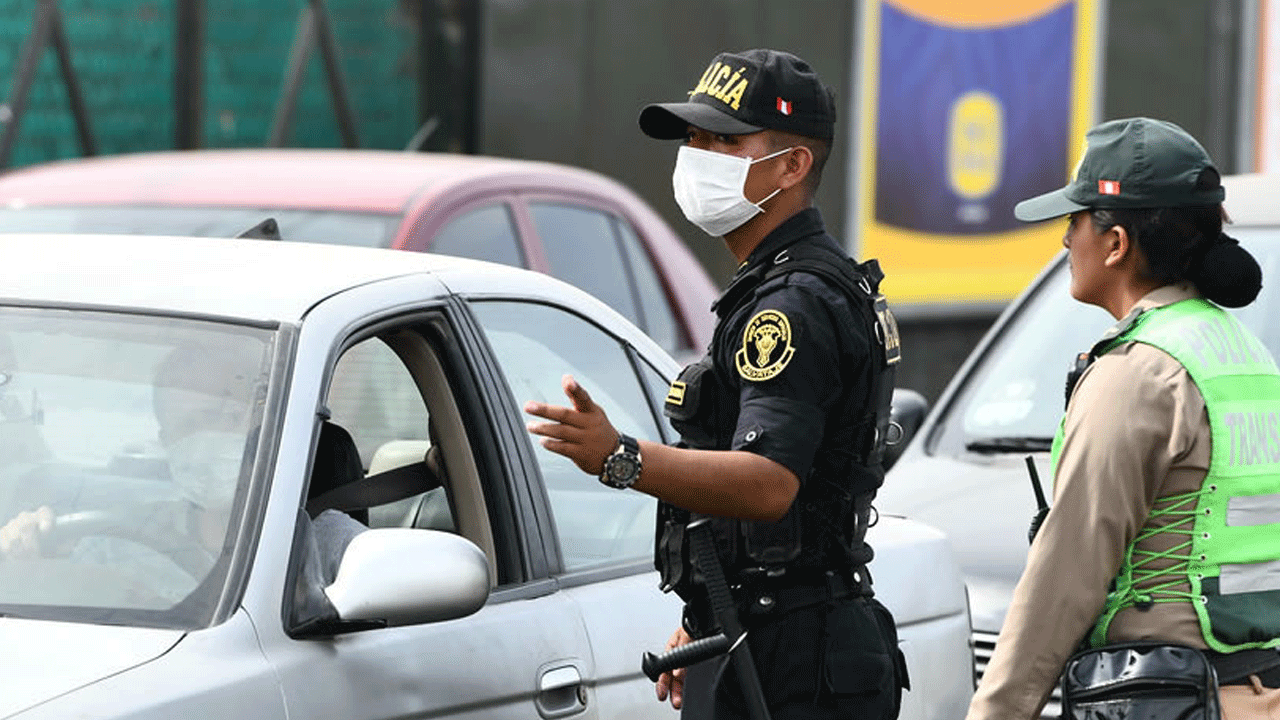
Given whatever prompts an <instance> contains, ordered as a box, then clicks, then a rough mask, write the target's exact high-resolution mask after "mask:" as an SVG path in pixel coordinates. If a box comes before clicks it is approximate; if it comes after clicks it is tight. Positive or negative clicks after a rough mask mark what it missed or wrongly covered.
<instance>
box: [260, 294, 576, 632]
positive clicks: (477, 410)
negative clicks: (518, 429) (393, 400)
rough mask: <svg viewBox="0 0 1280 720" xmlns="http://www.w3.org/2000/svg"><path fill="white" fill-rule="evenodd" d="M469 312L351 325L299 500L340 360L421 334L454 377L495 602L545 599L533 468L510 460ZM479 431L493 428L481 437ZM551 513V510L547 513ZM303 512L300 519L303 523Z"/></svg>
mask: <svg viewBox="0 0 1280 720" xmlns="http://www.w3.org/2000/svg"><path fill="white" fill-rule="evenodd" d="M473 323H474V321H473V320H472V319H471V318H470V317H469V312H468V311H467V309H466V308H465V307H463V306H460V305H459V303H458V301H457V300H456V299H455V298H452V297H449V298H444V299H433V300H431V301H429V302H428V303H425V304H423V305H420V306H416V307H413V308H411V309H404V308H400V309H397V310H394V311H390V312H384V313H380V314H377V315H374V316H371V317H367V318H362V319H361V321H360V322H358V323H353V324H352V325H351V326H350V327H348V328H347V329H346V330H345V331H344V332H343V334H342V336H341V338H340V339H339V340H338V341H337V342H335V343H334V344H333V345H332V346H331V347H330V349H329V352H328V355H327V357H326V358H325V361H324V369H323V374H322V375H321V385H320V388H321V390H320V391H321V393H322V395H321V396H319V397H317V398H316V400H317V402H319V403H321V405H320V406H318V408H317V413H316V418H315V422H314V427H313V430H312V434H311V440H310V446H309V449H308V452H309V456H308V459H307V462H306V466H305V476H304V479H303V480H302V483H301V484H300V486H299V487H300V488H301V494H300V496H299V497H297V498H295V499H294V500H293V502H296V503H297V504H298V508H299V511H300V512H301V510H302V508H303V506H304V505H305V502H306V500H305V498H306V495H307V492H308V488H309V485H310V473H311V466H312V464H313V463H314V461H315V456H316V450H317V446H318V441H319V427H320V422H321V421H322V420H324V419H326V416H327V408H326V407H325V404H324V403H325V402H326V401H327V394H328V391H329V388H330V387H331V385H332V382H333V375H334V371H335V368H336V367H337V363H338V360H339V359H340V358H341V357H342V355H343V353H345V352H346V351H347V350H349V349H350V348H352V347H354V346H355V345H357V344H359V343H361V342H364V341H366V340H368V339H370V338H374V337H377V336H378V335H379V334H383V333H387V332H390V331H393V330H409V331H411V332H416V333H418V334H420V335H421V336H422V337H423V339H424V341H426V342H427V343H429V344H430V345H431V347H432V349H434V350H435V351H436V353H437V357H438V358H439V360H440V362H441V364H442V365H443V367H444V371H445V375H446V376H447V377H448V381H449V385H450V391H451V392H452V393H453V396H454V401H455V403H456V404H457V405H458V411H459V413H460V414H461V415H462V421H463V423H464V425H466V427H467V428H468V431H469V437H468V441H469V442H470V444H471V448H472V455H473V458H474V461H475V463H476V466H477V471H478V473H479V475H480V482H481V485H482V487H483V489H484V493H485V505H486V508H485V510H486V512H487V514H488V516H489V522H490V527H491V528H492V536H493V538H492V539H493V543H494V551H495V555H496V557H495V562H496V564H497V568H496V569H497V575H498V584H497V585H495V586H494V588H493V589H492V591H491V593H490V601H489V602H491V603H492V602H505V601H508V600H515V599H527V598H531V597H539V596H542V595H546V594H549V593H551V592H554V591H555V585H554V583H553V582H552V581H551V579H550V577H551V572H550V567H551V566H550V565H549V564H548V562H547V558H546V555H545V551H544V546H545V538H544V533H543V531H542V528H541V527H540V526H539V523H538V522H537V512H540V511H535V510H534V509H532V508H530V493H528V491H527V485H528V482H527V480H526V478H527V477H528V475H527V469H526V467H525V464H524V463H522V462H510V461H509V460H508V459H509V458H511V457H513V456H516V455H519V454H520V451H521V448H520V447H518V446H517V447H515V448H512V447H510V445H511V443H509V442H508V441H507V439H506V438H508V437H510V436H512V435H513V433H512V431H511V430H510V428H508V427H507V426H508V425H510V423H509V421H508V420H506V419H505V416H503V415H502V411H499V410H496V409H495V407H496V406H495V399H494V398H493V395H494V393H493V392H492V391H491V390H490V389H487V388H486V387H485V385H486V384H485V383H484V382H483V379H482V378H483V373H484V372H485V369H484V368H485V366H492V365H494V363H493V362H492V360H491V359H488V358H483V357H482V358H481V362H478V363H473V362H471V361H470V360H469V359H468V358H469V356H474V355H475V354H476V353H480V354H481V355H482V356H483V354H484V353H488V352H490V350H489V348H488V346H487V344H486V345H479V344H477V343H476V342H475V337H476V334H475V331H476V328H475V327H474V325H473ZM476 428H487V429H486V431H484V432H475V429H476ZM547 512H549V509H548V510H547ZM301 517H302V515H300V516H299V518H301ZM301 529H302V528H301V523H300V522H299V523H298V524H297V525H296V526H295V528H294V537H293V540H292V542H291V547H290V551H289V564H288V569H287V571H286V577H285V585H284V587H285V594H284V596H283V598H282V599H281V613H282V619H283V620H284V621H285V622H286V623H287V622H288V618H289V617H290V613H292V611H293V609H294V607H295V600H296V598H295V597H294V592H293V588H294V587H295V586H296V583H297V582H298V573H299V571H300V570H301V563H300V562H299V558H300V557H301V555H300V551H301V547H300V542H301V539H302V532H301Z"/></svg>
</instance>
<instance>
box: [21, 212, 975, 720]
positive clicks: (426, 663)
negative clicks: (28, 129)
mask: <svg viewBox="0 0 1280 720" xmlns="http://www.w3.org/2000/svg"><path fill="white" fill-rule="evenodd" d="M0 255H2V256H3V257H4V258H5V262H4V263H3V264H0V425H2V426H3V433H0V524H2V523H4V522H5V521H6V520H7V519H9V518H13V517H16V516H18V515H19V514H20V513H22V512H29V511H32V510H34V509H36V508H38V507H48V508H50V510H51V511H52V513H53V514H54V515H55V516H56V517H55V519H54V521H53V523H52V525H51V529H50V530H49V533H48V535H47V537H46V539H47V540H48V542H43V543H42V544H41V546H40V548H39V552H38V553H35V554H29V555H23V556H21V557H10V558H8V559H5V560H0V647H3V648H4V649H5V650H4V652H3V653H2V654H0V718H19V719H21V720H46V719H48V720H53V719H56V720H65V719H66V718H73V717H74V718H86V719H94V718H97V719H108V718H110V719H123V718H134V719H137V718H175V717H181V718H228V717H232V718H239V719H240V720H255V719H263V720H268V719H269V720H276V719H279V720H284V719H285V718H291V719H293V720H299V719H305V718H344V719H346V720H359V719H370V720H372V719H383V718H407V717H450V718H486V719H491V718H532V717H544V718H561V717H563V718H641V717H653V718H662V717H674V716H675V712H674V711H672V710H671V709H670V707H669V706H668V705H666V704H662V703H659V702H657V700H656V699H655V697H654V692H653V686H652V684H651V683H650V682H649V681H648V680H647V679H646V678H645V677H644V676H643V675H642V674H641V671H640V658H641V654H642V652H644V651H658V650H660V649H661V648H662V646H663V644H664V643H665V641H666V639H667V637H668V636H669V635H670V633H671V631H672V630H673V629H674V628H675V627H676V624H677V622H678V620H679V601H678V599H677V598H675V597H673V596H670V595H664V594H662V593H661V592H659V590H658V581H657V574H656V573H655V572H654V571H653V566H652V553H653V550H652V543H653V535H654V510H655V501H654V500H653V499H652V498H649V497H648V496H645V495H642V494H640V493H635V492H618V491H616V490H612V489H609V488H606V487H603V486H601V485H600V484H599V483H596V482H594V481H593V480H592V479H591V478H589V477H587V476H585V475H583V474H582V473H580V472H579V471H578V470H577V469H576V468H575V467H573V466H572V465H571V464H569V463H568V462H567V461H565V460H564V459H563V458H561V457H559V456H557V455H554V454H551V453H548V452H547V451H545V450H543V449H542V448H541V447H540V446H539V445H538V444H536V443H534V442H533V441H532V439H531V438H530V436H529V433H528V432H527V431H526V430H525V421H526V418H525V416H524V414H523V413H522V412H521V410H520V408H521V405H522V404H523V403H524V402H525V401H527V400H530V399H542V400H557V399H558V398H559V397H560V392H561V391H560V377H561V375H562V374H563V373H566V372H571V373H574V374H575V375H576V377H577V378H578V379H579V381H580V382H582V384H583V385H584V386H586V387H587V388H588V389H589V390H590V391H591V392H592V394H593V395H594V396H595V397H596V398H597V399H599V400H600V401H601V402H602V403H604V404H605V405H606V406H607V407H608V408H609V410H610V417H611V419H612V420H613V421H614V423H615V424H616V425H617V426H618V427H619V429H620V430H622V431H623V432H627V433H629V434H632V435H635V436H637V437H641V438H647V439H650V440H655V441H672V440H674V436H673V435H672V432H671V429H670V428H669V427H668V426H667V424H666V422H665V420H664V418H663V417H662V415H661V412H660V407H661V401H662V398H663V397H664V396H665V395H666V391H667V387H668V383H669V381H670V380H671V378H672V377H673V376H674V375H675V373H676V372H677V370H678V368H677V366H676V364H675V362H674V361H673V360H672V359H671V358H670V356H669V355H667V353H666V352H664V351H663V350H662V349H661V348H659V347H658V345H656V344H655V343H654V342H653V341H652V340H650V339H649V338H648V337H647V336H645V335H644V334H642V333H641V332H640V331H639V330H638V329H637V328H636V327H635V326H633V325H632V324H631V323H629V322H628V321H626V320H625V319H624V318H623V317H622V316H621V315H619V314H618V313H616V312H615V311H613V310H611V309H609V308H608V307H606V306H605V305H604V304H603V303H601V302H599V301H597V300H596V299H594V298H592V297H591V296H589V295H587V294H585V293H583V292H582V291H580V290H577V289H575V288H573V287H571V286H569V285H567V284H565V283H562V282H560V281H558V280H555V279H552V278H551V277H549V276H546V275H542V274H537V273H533V272H529V271H526V270H519V269H514V268H510V267H505V266H500V265H494V264H488V263H483V262H478V261H472V260H465V259H459V258H446V257H442V256H434V255H430V254H420V253H403V252H395V251H391V250H376V249H364V248H357V247H346V246H338V245H309V244H305V243H280V242H273V241H252V240H221V239H219V240H206V239H198V238H189V239H188V238H184V239H182V240H181V241H180V242H178V241H175V240H174V239H173V238H145V237H123V236H121V237H115V236H110V237H107V236H63V235H39V236H35V235H31V236H27V235H6V236H4V237H0ZM191 347H195V348H202V349H205V355H199V354H197V355H187V356H186V357H185V358H184V359H183V362H182V363H181V364H180V367H179V370H181V371H183V375H184V376H185V377H188V378H190V377H194V378H197V379H198V380H199V381H200V383H202V384H200V387H201V388H202V389H200V390H198V391H197V390H193V389H192V388H190V387H187V386H186V385H179V386H176V387H175V386H171V385H170V384H166V383H168V381H161V380H158V379H159V378H162V377H166V375H165V372H166V370H171V369H172V368H170V366H171V365H174V364H175V362H174V361H173V358H174V357H175V352H178V350H177V349H180V348H191ZM223 356H235V357H238V358H240V359H241V360H243V359H245V358H248V359H249V360H251V361H252V362H251V367H252V370H251V371H248V372H240V371H235V372H233V371H229V370H227V367H228V365H227V364H226V363H224V362H223V361H221V360H219V359H218V358H220V357H223ZM223 375H225V377H223ZM157 382H160V383H161V384H162V385H163V386H164V387H163V392H158V391H157ZM208 387H214V388H217V389H216V390H214V391H210V390H208ZM175 389H176V390H178V391H180V392H186V393H188V394H189V395H190V394H191V393H195V395H193V396H191V397H188V396H187V395H181V397H188V399H187V400H185V401H184V402H188V403H191V406H192V407H203V406H200V405H199V403H200V402H203V401H208V400H212V401H214V404H213V406H211V409H209V412H210V413H211V414H210V416H209V417H213V415H212V413H215V412H216V411H217V409H218V408H223V409H225V408H226V407H228V406H230V405H229V404H234V403H243V405H241V406H238V407H247V408H249V410H248V411H247V415H248V417H247V420H246V421H245V422H243V423H242V425H240V426H237V427H238V428H239V429H238V430H237V431H235V432H233V433H230V436H231V437H232V439H233V440H234V441H235V445H234V447H235V450H236V451H237V452H238V453H239V454H238V457H232V460H233V462H232V463H231V464H230V466H229V467H227V468H226V469H224V471H223V472H222V473H217V472H209V473H207V474H206V475H204V476H201V478H202V480H201V482H203V483H205V485H204V486H196V487H194V489H193V488H192V486H191V484H190V482H191V481H190V479H189V477H188V476H187V475H185V474H184V475H182V477H183V478H185V479H184V480H183V482H179V481H178V477H179V473H178V468H179V467H184V468H189V467H193V466H200V463H199V462H195V463H194V464H193V463H192V462H191V458H190V457H186V456H184V457H185V460H183V461H182V462H185V463H187V464H186V465H182V464H180V462H179V459H178V458H177V457H176V455H175V453H176V451H175V450H174V448H176V447H178V445H177V444H175V443H173V442H172V440H173V436H172V434H168V435H166V431H165V429H164V428H163V427H161V426H159V425H158V420H157V418H158V417H159V415H160V413H161V412H162V410H163V407H162V406H163V405H164V404H165V403H167V402H170V401H168V400H165V401H164V402H161V398H162V397H163V398H168V397H170V395H169V394H168V393H170V392H171V391H174V390H175ZM335 428H339V429H338V430H335ZM196 429H200V428H198V427H197V428H196ZM341 429H345V430H346V431H347V432H345V433H343V432H341ZM237 433H238V434H237ZM227 436H228V433H227V432H223V433H222V435H221V436H220V437H222V438H223V439H224V440H225V439H226V437H227ZM161 441H166V442H170V444H169V445H168V446H166V445H164V444H162V442H161ZM214 447H215V444H214V443H206V444H203V445H196V446H195V450H194V452H195V454H196V460H200V459H201V458H200V453H202V452H203V453H207V454H209V457H206V458H203V459H204V460H209V461H213V460H216V459H219V458H225V456H226V453H225V452H224V453H223V454H222V455H217V456H216V457H215V455H214V453H215V451H214V450H213V449H212V448H214ZM204 465H211V462H206V463H204ZM184 472H185V471H184ZM219 488H223V489H225V490H227V491H228V492H227V493H226V494H225V497H226V502H227V503H228V504H227V505H226V507H229V508H230V511H229V514H227V515H224V516H221V517H222V520H221V522H220V524H217V525H216V526H215V527H214V529H215V530H216V532H214V533H212V534H211V533H209V532H207V524H202V522H203V521H201V522H192V521H191V520H190V518H191V517H192V516H191V515H190V514H186V515H184V514H183V513H188V512H189V511H190V510H191V508H192V507H193V506H195V505H199V504H200V503H204V504H205V506H211V504H212V502H213V501H211V500H209V499H208V498H210V497H215V496H217V495H218V492H217V491H218V489H219ZM352 488H355V489H358V490H359V492H356V493H355V494H354V495H349V497H347V498H346V499H345V500H343V499H341V496H342V493H343V492H350V491H351V489H352ZM335 491H336V493H337V494H336V495H335ZM351 497H356V498H363V500H364V502H363V503H360V502H353V501H352V500H351ZM374 497H376V498H378V501H377V502H374V501H372V500H370V498H374ZM195 498H199V500H196V499H195ZM366 505H371V507H366ZM325 507H328V508H334V507H337V508H339V509H341V510H347V511H349V512H350V514H352V515H353V516H356V517H358V518H359V519H361V520H363V521H364V522H366V523H367V524H368V526H369V527H370V528H372V529H369V530H367V531H365V532H363V533H361V534H359V535H357V536H356V537H355V539H354V540H351V541H350V544H349V545H345V553H344V552H343V550H342V547H344V546H341V545H340V546H338V547H337V549H336V550H334V548H333V546H331V545H327V544H326V543H327V542H328V540H327V538H326V536H325V535H324V533H322V532H320V531H319V530H318V529H317V528H318V525H317V524H316V522H315V521H313V520H312V519H311V518H312V516H313V515H316V514H318V513H319V512H320V510H321V509H323V508H325ZM334 514H335V511H333V510H330V511H329V513H328V515H329V516H330V517H332V516H334ZM170 517H186V518H187V519H188V521H187V522H186V523H181V522H179V523H174V524H170V525H165V522H167V521H166V518H170ZM201 517H204V516H201ZM320 517H321V518H323V517H326V515H320ZM157 528H160V529H157ZM197 529H199V530H200V532H199V533H197V532H196V530H197ZM869 539H870V541H871V542H872V543H873V545H874V547H875V550H876V559H875V561H874V563H873V564H872V571H873V572H874V575H875V580H876V588H877V591H878V594H879V597H880V598H881V599H882V600H883V601H884V602H885V604H886V605H888V606H889V607H890V608H891V609H892V610H893V612H894V613H895V615H896V617H897V620H898V622H899V625H900V630H899V632H900V635H901V641H902V645H903V648H904V650H905V654H906V657H907V661H908V665H909V670H910V673H911V676H912V677H911V680H912V688H913V689H912V690H911V691H910V692H908V693H906V695H905V696H904V707H903V715H902V717H903V718H906V719H908V720H951V719H953V718H957V717H960V716H961V715H962V714H963V712H964V709H965V707H966V705H967V703H968V700H969V697H970V695H971V693H972V690H973V677H972V654H971V650H970V646H969V630H970V628H969V616H968V609H967V605H966V598H965V593H964V588H963V583H962V581H961V578H960V574H959V568H958V566H957V564H956V562H955V560H954V558H953V557H952V553H951V550H950V547H949V545H948V543H947V541H946V540H945V538H944V537H943V536H942V534H941V533H940V532H938V531H937V530H934V529H932V528H930V527H927V526H924V525H921V524H919V523H917V522H914V521H911V520H908V519H904V518H898V517H890V516H888V515H885V516H882V517H881V519H880V521H879V524H878V525H876V526H875V527H874V528H873V529H872V530H871V533H870V536H869ZM326 558H330V559H332V560H333V562H334V564H336V565H337V568H336V573H334V572H330V571H329V570H326V569H325V568H324V564H325V561H326ZM330 570H331V569H330Z"/></svg>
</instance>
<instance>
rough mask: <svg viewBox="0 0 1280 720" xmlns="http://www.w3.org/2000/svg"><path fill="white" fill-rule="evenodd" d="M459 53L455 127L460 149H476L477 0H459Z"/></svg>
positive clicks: (474, 151)
mask: <svg viewBox="0 0 1280 720" xmlns="http://www.w3.org/2000/svg"><path fill="white" fill-rule="evenodd" d="M460 5H461V16H462V27H463V35H462V37H463V41H462V42H463V52H462V68H463V72H462V78H463V80H462V114H461V117H459V118H458V122H457V129H458V131H459V135H460V136H461V138H462V152H464V153H470V154H474V153H478V152H480V62H481V49H480V48H481V44H480V42H481V37H480V25H481V22H482V20H483V15H482V13H481V7H480V0H460Z"/></svg>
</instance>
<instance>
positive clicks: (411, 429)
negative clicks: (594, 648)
mask: <svg viewBox="0 0 1280 720" xmlns="http://www.w3.org/2000/svg"><path fill="white" fill-rule="evenodd" d="M327 406H328V408H329V411H330V417H329V420H328V423H330V424H332V425H336V426H338V427H339V428H341V429H342V430H345V431H346V434H347V435H348V436H350V442H351V444H352V445H354V448H355V451H356V453H357V454H358V456H359V458H360V463H359V464H360V467H359V468H354V467H353V468H352V469H351V470H350V471H348V472H347V475H350V474H351V473H355V474H357V475H358V477H348V476H340V477H336V478H335V477H326V476H325V474H326V473H328V472H330V471H331V469H330V468H327V467H320V466H317V465H316V464H315V463H313V470H312V475H311V479H310V483H309V489H308V496H309V499H315V498H317V497H319V496H320V495H321V494H323V493H325V492H329V491H331V490H332V489H333V488H334V487H336V486H338V485H342V484H345V483H347V482H352V481H355V480H358V479H360V477H370V478H372V477H388V473H391V472H393V471H395V470H397V469H400V468H404V467H406V466H412V467H413V468H414V469H415V471H417V472H419V473H421V477H420V478H419V479H418V480H417V481H415V482H422V483H425V485H424V486H423V487H422V488H421V491H420V492H414V493H413V494H412V495H409V496H407V497H404V498H402V499H399V500H396V501H394V502H390V503H386V504H380V505H375V506H373V507H368V508H362V510H365V512H356V513H352V514H353V515H354V516H355V517H356V518H357V519H359V520H360V521H361V522H364V523H367V524H368V525H369V526H370V527H404V528H419V529H427V530H442V531H446V532H456V533H459V534H462V535H463V536H465V537H467V539H469V540H471V541H472V542H475V543H476V544H477V545H479V546H480V547H481V549H483V550H485V552H486V553H487V554H488V555H489V557H490V558H491V560H492V559H493V557H494V552H495V550H494V544H493V533H492V530H491V528H490V521H489V517H488V510H487V505H486V503H485V499H484V490H483V488H482V483H481V480H480V477H479V474H478V470H477V468H476V460H475V455H474V451H473V447H472V444H471V442H472V440H471V437H470V435H469V431H468V429H467V428H466V426H465V424H464V422H463V420H462V415H461V412H460V410H459V408H458V406H457V404H456V401H455V400H454V397H453V393H452V392H451V389H450V386H449V382H448V379H447V378H446V375H445V372H444V367H443V365H442V364H441V359H440V356H439V354H438V353H437V351H436V350H435V349H434V348H433V347H432V345H431V344H430V343H429V342H428V341H427V338H426V337H425V336H424V335H423V334H421V333H419V332H417V331H416V330H414V329H412V328H405V329H400V330H384V331H382V332H379V333H378V334H377V335H376V336H373V337H370V338H368V339H366V340H363V341H361V342H359V343H357V344H355V345H352V346H351V347H349V348H348V349H347V350H346V351H344V352H343V353H342V355H341V356H340V357H339V358H338V362H337V364H336V365H335V367H334V371H333V375H332V380H331V382H330V386H329V390H328V395H327ZM327 435H328V436H330V437H328V438H326V433H325V432H324V429H323V428H322V430H321V433H320V434H319V435H318V441H319V442H326V441H328V442H333V441H334V439H333V437H332V436H334V435H339V436H340V435H341V433H340V432H339V433H335V432H333V431H332V430H330V432H329V433H327ZM339 440H340V441H341V442H346V441H345V440H343V439H341V438H339ZM327 449H328V450H332V448H327ZM323 450H324V449H319V448H318V449H317V452H316V453H315V456H316V457H317V458H318V457H320V456H321V455H322V453H323ZM396 482H399V481H396ZM313 514H314V509H313ZM491 564H492V563H491ZM494 567H495V568H496V564H495V565H494ZM495 578H496V571H495Z"/></svg>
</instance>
